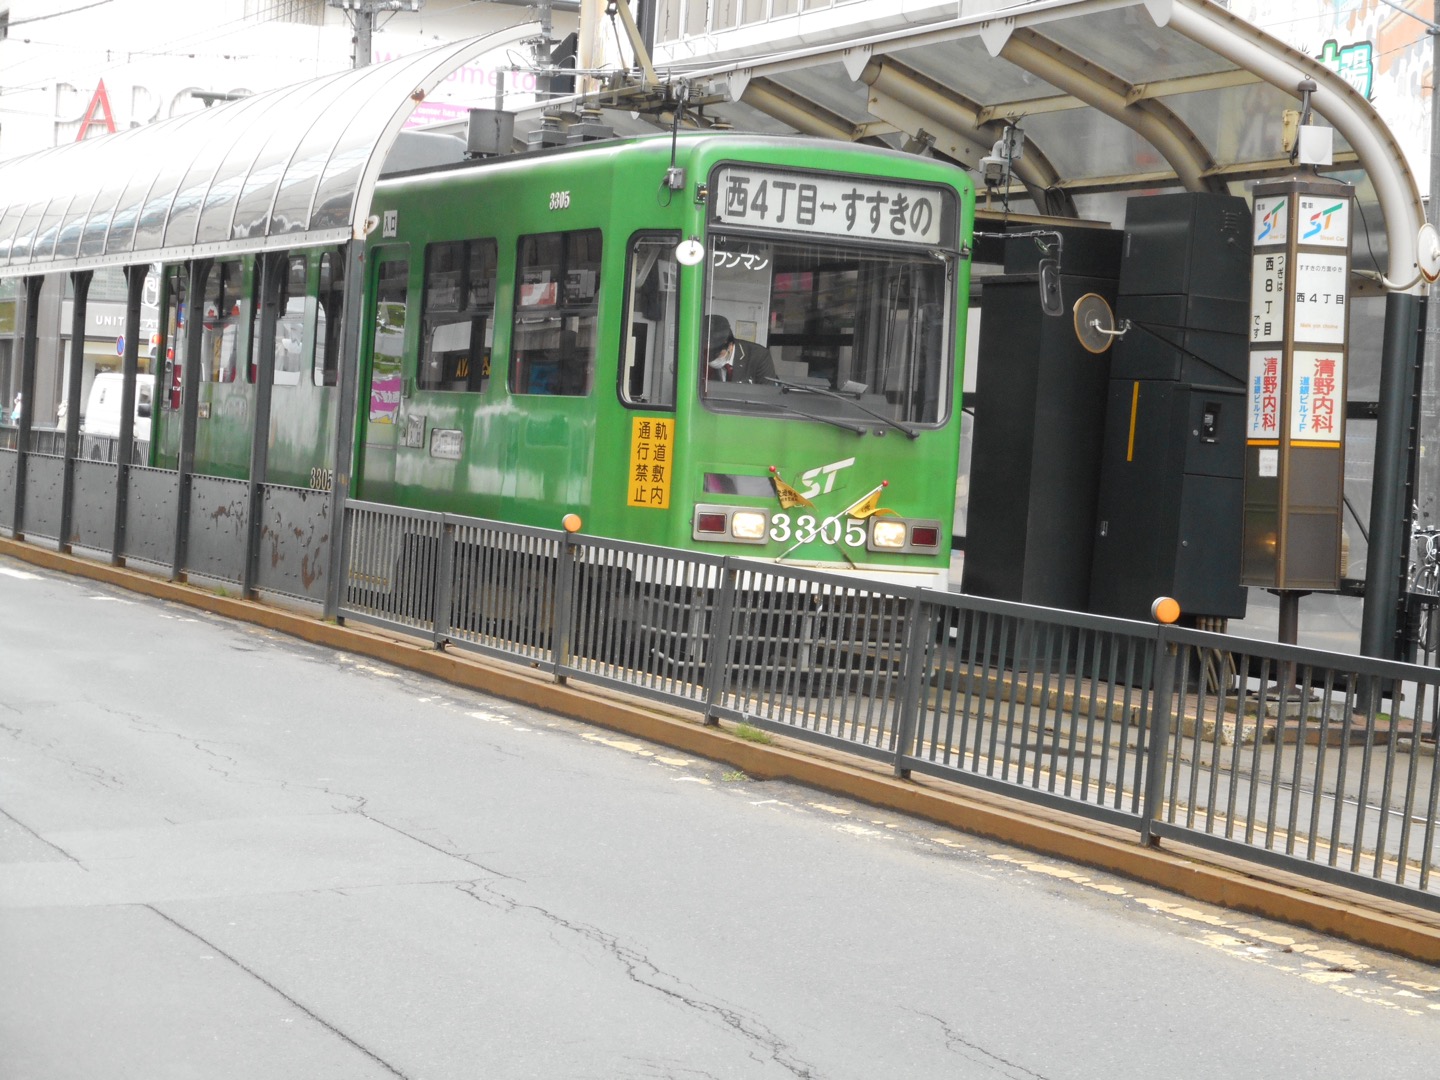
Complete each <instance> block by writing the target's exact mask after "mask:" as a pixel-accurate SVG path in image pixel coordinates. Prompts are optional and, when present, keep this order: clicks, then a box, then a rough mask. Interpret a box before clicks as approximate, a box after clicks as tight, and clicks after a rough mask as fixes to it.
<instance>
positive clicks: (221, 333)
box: [200, 259, 251, 383]
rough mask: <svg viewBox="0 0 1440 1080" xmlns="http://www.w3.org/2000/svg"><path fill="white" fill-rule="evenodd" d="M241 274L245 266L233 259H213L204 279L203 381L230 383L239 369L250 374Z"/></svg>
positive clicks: (247, 321)
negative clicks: (224, 260) (213, 263)
mask: <svg viewBox="0 0 1440 1080" xmlns="http://www.w3.org/2000/svg"><path fill="white" fill-rule="evenodd" d="M243 277H244V268H243V266H242V265H241V263H240V261H239V260H238V259H236V260H231V261H228V262H220V263H216V264H215V265H214V266H212V267H211V268H210V274H209V277H207V278H206V280H205V297H204V302H203V307H202V309H201V324H202V327H203V332H202V335H201V339H200V357H201V361H202V366H201V368H200V378H201V379H202V380H203V381H207V382H217V383H232V382H235V381H236V379H238V378H239V377H240V372H241V371H242V370H244V371H245V372H246V373H247V376H249V367H250V365H249V363H248V360H249V352H250V340H249V339H250V336H251V335H250V334H249V332H248V330H249V324H250V318H249V308H250V299H249V298H248V297H247V296H246V295H245V288H244V283H243V280H242V279H243ZM242 354H243V355H242ZM242 361H244V362H242Z"/></svg>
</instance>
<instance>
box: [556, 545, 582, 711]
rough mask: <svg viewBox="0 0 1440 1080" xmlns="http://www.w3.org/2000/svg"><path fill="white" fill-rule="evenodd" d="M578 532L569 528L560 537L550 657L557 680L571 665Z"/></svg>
mask: <svg viewBox="0 0 1440 1080" xmlns="http://www.w3.org/2000/svg"><path fill="white" fill-rule="evenodd" d="M575 552H576V548H575V534H574V533H572V532H569V531H566V532H564V533H562V534H561V538H560V557H559V559H557V560H556V565H555V607H554V609H553V610H554V615H553V618H554V620H555V622H554V625H552V626H551V627H550V660H551V662H552V663H553V664H554V671H553V674H554V676H555V681H556V682H559V683H563V682H564V681H565V673H566V670H567V669H568V668H569V666H570V625H571V623H572V622H574V614H573V613H574V610H575V564H576V562H577V559H576V557H575Z"/></svg>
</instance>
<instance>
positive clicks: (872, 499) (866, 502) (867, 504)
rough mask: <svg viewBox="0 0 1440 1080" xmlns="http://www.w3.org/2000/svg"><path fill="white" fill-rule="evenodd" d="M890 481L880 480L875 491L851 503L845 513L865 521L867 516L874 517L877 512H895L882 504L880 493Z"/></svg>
mask: <svg viewBox="0 0 1440 1080" xmlns="http://www.w3.org/2000/svg"><path fill="white" fill-rule="evenodd" d="M889 483H890V481H888V480H882V481H880V484H879V486H878V487H876V488H875V490H874V491H872V492H870V494H868V495H866V496H865V497H864V498H863V499H861V500H859V501H858V502H854V503H851V504H850V505H849V506H847V507H846V508H845V513H847V514H849V515H850V516H851V517H853V518H856V519H858V520H860V521H864V520H865V519H866V518H869V517H874V516H875V515H876V514H893V513H895V511H894V510H891V509H889V508H888V507H884V506H881V505H880V493H881V492H882V491H884V490H885V488H886V486H887V485H888V484H889Z"/></svg>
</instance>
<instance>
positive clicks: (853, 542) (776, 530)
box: [770, 514, 865, 547]
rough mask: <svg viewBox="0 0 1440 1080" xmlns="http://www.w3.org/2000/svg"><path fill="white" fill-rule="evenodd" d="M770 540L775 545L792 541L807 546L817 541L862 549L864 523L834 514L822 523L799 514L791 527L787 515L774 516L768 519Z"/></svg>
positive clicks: (806, 515) (811, 517) (810, 515)
mask: <svg viewBox="0 0 1440 1080" xmlns="http://www.w3.org/2000/svg"><path fill="white" fill-rule="evenodd" d="M770 539H771V540H774V541H775V542H776V543H777V544H783V543H785V542H786V541H789V540H792V539H793V540H794V541H795V542H796V543H798V544H808V543H810V542H811V541H812V540H817V539H818V540H821V541H823V542H824V543H826V544H838V543H841V542H842V541H843V542H844V544H845V546H846V547H864V546H865V523H864V522H861V521H856V520H855V519H854V518H852V517H847V516H846V515H844V514H835V515H833V516H831V517H827V518H826V519H825V520H824V521H819V520H817V519H816V518H815V516H814V515H813V514H801V515H800V516H799V517H798V518H796V519H795V522H794V524H793V525H792V524H791V522H790V515H789V514H776V515H775V516H774V517H773V518H771V519H770Z"/></svg>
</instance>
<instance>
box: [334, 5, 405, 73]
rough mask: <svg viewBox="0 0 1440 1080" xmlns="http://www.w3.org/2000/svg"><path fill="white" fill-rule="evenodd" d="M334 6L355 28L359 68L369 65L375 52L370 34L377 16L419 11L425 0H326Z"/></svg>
mask: <svg viewBox="0 0 1440 1080" xmlns="http://www.w3.org/2000/svg"><path fill="white" fill-rule="evenodd" d="M326 2H327V3H328V4H329V5H330V6H331V7H333V8H339V9H340V10H341V11H343V12H344V13H345V18H346V20H347V21H348V22H349V23H350V25H351V26H353V27H354V28H355V38H354V41H355V62H354V66H355V67H357V68H362V67H367V66H369V64H370V57H371V56H372V55H373V54H374V53H373V50H372V49H371V46H370V35H371V34H372V33H373V32H374V30H375V16H376V15H377V14H380V13H382V12H386V11H388V12H391V13H392V14H393V13H394V12H397V11H419V10H420V9H421V8H422V7H424V6H425V0H326Z"/></svg>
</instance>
